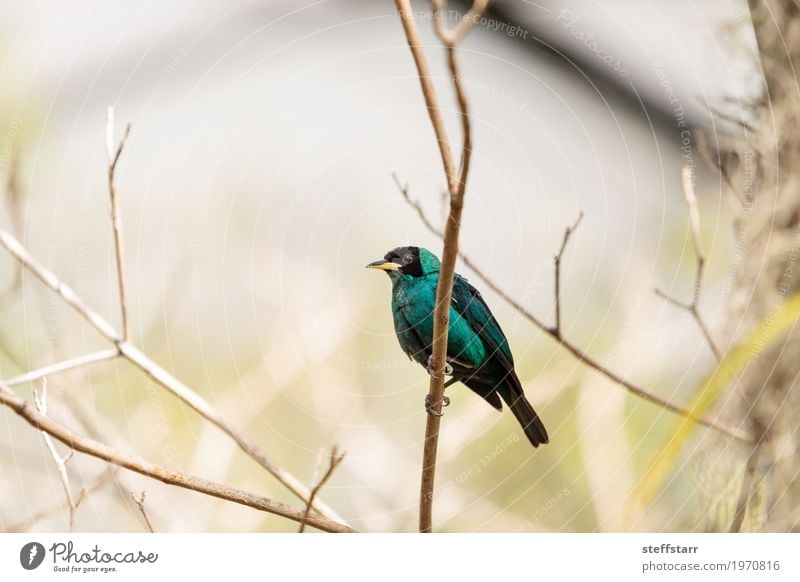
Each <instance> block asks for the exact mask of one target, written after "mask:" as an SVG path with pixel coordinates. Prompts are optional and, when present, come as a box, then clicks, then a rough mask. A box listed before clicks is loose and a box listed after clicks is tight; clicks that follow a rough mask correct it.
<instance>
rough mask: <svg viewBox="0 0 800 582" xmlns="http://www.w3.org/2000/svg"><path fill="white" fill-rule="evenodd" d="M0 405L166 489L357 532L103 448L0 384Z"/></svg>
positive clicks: (83, 450) (71, 444) (338, 530)
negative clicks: (202, 495)
mask: <svg viewBox="0 0 800 582" xmlns="http://www.w3.org/2000/svg"><path fill="white" fill-rule="evenodd" d="M0 404H2V405H4V406H7V407H8V408H10V409H12V410H13V411H14V412H16V413H17V414H18V415H19V416H20V417H21V418H23V419H24V420H25V421H26V422H28V424H30V425H31V426H33V427H35V428H37V429H39V430H41V431H44V432H46V433H48V434H49V435H51V436H52V437H54V438H55V439H57V440H59V441H61V442H62V443H64V444H65V445H67V446H68V447H70V448H71V449H73V450H75V451H78V452H80V453H85V454H87V455H91V456H93V457H96V458H98V459H102V460H104V461H106V462H109V463H112V464H114V465H118V466H120V467H123V468H125V469H129V470H131V471H134V472H136V473H139V474H140V475H145V476H146V477H150V478H151V479H155V480H157V481H161V482H162V483H166V484H167V485H174V486H176V487H182V488H183V489H188V490H190V491H196V492H198V493H202V494H205V495H209V496H211V497H217V498H218V499H224V500H226V501H230V502H232V503H238V504H239V505H244V506H246V507H251V508H253V509H257V510H259V511H265V512H267V513H271V514H274V515H279V516H281V517H285V518H287V519H291V520H292V521H296V522H300V520H301V519H305V520H306V522H307V523H308V524H309V525H311V526H313V527H315V528H317V529H321V530H323V531H328V532H334V533H346V532H353V531H355V530H353V529H352V528H351V527H349V526H347V525H344V524H342V523H337V522H335V521H332V520H330V519H327V518H325V517H322V516H319V515H313V514H312V515H309V516H307V517H305V518H304V514H305V511H303V510H300V509H295V508H294V507H291V506H289V505H286V504H285V503H281V502H279V501H275V500H273V499H270V498H268V497H262V496H260V495H255V494H253V493H249V492H247V491H243V490H241V489H237V488H235V487H230V486H228V485H224V484H221V483H215V482H213V481H209V480H207V479H202V478H200V477H195V476H194V475H189V474H188V473H183V472H181V471H176V470H174V469H169V468H167V467H163V466H160V465H156V464H154V463H150V462H149V461H146V460H144V459H141V458H138V457H135V456H133V455H128V454H126V453H123V452H121V451H118V450H116V449H113V448H111V447H109V446H108V445H104V444H103V443H100V442H97V441H95V440H92V439H90V438H87V437H85V436H82V435H79V434H77V433H75V432H72V431H71V430H69V429H68V428H66V427H64V426H62V425H60V424H58V423H57V422H54V421H52V420H51V419H50V418H48V417H47V416H45V415H43V414H42V413H40V412H39V411H37V410H36V409H35V408H33V407H31V406H30V405H29V404H28V403H27V402H26V401H25V400H24V399H23V398H21V397H20V396H18V395H17V394H16V393H15V392H14V391H13V390H12V389H11V388H9V387H8V386H6V385H4V384H2V383H0Z"/></svg>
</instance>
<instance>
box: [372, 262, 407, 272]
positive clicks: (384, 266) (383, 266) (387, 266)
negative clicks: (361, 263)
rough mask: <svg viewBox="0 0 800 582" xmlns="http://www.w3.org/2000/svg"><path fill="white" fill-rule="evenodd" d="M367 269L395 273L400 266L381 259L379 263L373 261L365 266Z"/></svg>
mask: <svg viewBox="0 0 800 582" xmlns="http://www.w3.org/2000/svg"><path fill="white" fill-rule="evenodd" d="M367 269H380V270H381V271H397V270H398V269H400V265H398V264H397V263H393V262H392V261H387V260H386V259H381V260H380V261H374V262H372V263H370V264H369V265H367Z"/></svg>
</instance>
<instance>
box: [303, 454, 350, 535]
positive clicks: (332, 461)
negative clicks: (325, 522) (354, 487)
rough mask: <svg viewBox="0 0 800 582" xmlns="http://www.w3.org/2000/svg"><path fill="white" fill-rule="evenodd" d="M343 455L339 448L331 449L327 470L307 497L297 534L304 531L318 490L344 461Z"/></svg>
mask: <svg viewBox="0 0 800 582" xmlns="http://www.w3.org/2000/svg"><path fill="white" fill-rule="evenodd" d="M344 456H345V453H342V454H339V448H338V447H337V446H336V445H334V446H333V448H332V449H331V454H330V457H329V460H328V469H327V470H326V471H325V473H324V474H323V475H322V478H321V479H320V480H319V481H317V484H316V485H315V486H314V487H313V489H311V495H309V496H308V502H307V503H306V510H305V512H303V519H302V520H300V528H299V529H298V530H297V533H303V532H304V531H305V529H306V519H307V518H308V514H309V513H311V507H312V505H313V504H314V499H315V498H316V496H317V493H319V490H320V489H322V488H323V487H324V486H325V483H327V481H328V479H330V478H331V475H333V472H334V471H335V470H336V467H338V466H339V464H340V463H341V462H342V461H343V460H344Z"/></svg>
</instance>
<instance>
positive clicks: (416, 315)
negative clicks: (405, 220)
mask: <svg viewBox="0 0 800 582" xmlns="http://www.w3.org/2000/svg"><path fill="white" fill-rule="evenodd" d="M439 266H440V262H439V259H438V258H437V257H436V255H434V254H433V253H432V252H430V251H429V250H427V249H424V248H420V247H413V246H410V247H398V248H396V249H394V250H391V251H389V252H388V253H386V256H385V257H384V258H383V259H381V260H379V261H375V262H372V263H370V264H369V265H367V268H370V269H380V270H382V271H385V272H386V273H387V274H388V275H389V278H390V279H391V281H392V314H393V316H394V330H395V333H396V334H397V339H398V341H399V342H400V347H401V348H403V351H404V352H405V353H406V354H407V355H408V357H409V358H412V359H414V361H416V362H418V363H419V364H421V365H422V366H424V367H426V368H427V369H428V371H429V373H430V372H431V365H430V359H431V354H432V347H431V346H432V344H433V311H434V306H435V305H436V285H437V283H438V281H439ZM445 373H446V374H447V375H449V376H450V377H451V379H450V380H449V381H448V382H447V383H446V384H445V386H449V385H451V384H453V383H454V382H461V383H463V384H465V385H466V386H467V387H469V388H470V389H471V390H472V391H473V392H475V393H476V394H478V395H479V396H480V397H482V398H483V399H484V400H486V401H487V402H488V403H489V404H491V405H492V406H494V407H495V408H496V409H498V410H502V409H503V405H502V403H501V400H500V399H501V398H502V400H503V401H504V402H505V403H506V404H507V405H508V407H509V408H510V409H511V412H512V413H514V416H515V417H516V418H517V420H518V421H519V423H520V425H521V426H522V429H523V430H524V431H525V435H526V436H527V437H528V439H529V440H530V441H531V444H532V445H533V446H534V447H538V446H539V445H541V444H546V443H547V442H548V440H549V439H548V437H547V431H546V430H545V428H544V424H542V421H541V420H540V419H539V415H537V414H536V411H535V410H534V409H533V407H532V406H531V404H530V402H528V400H527V399H526V398H525V393H524V392H523V391H522V384H521V383H520V381H519V378H518V377H517V374H516V372H515V371H514V358H513V357H512V356H511V350H510V349H509V347H508V340H507V339H506V336H505V335H504V334H503V330H502V329H500V324H499V323H497V320H496V319H495V318H494V316H493V315H492V312H491V311H490V310H489V306H488V305H486V302H485V301H484V300H483V297H481V294H480V292H479V291H478V290H477V289H475V287H473V286H472V285H471V284H470V283H469V282H468V281H467V280H466V279H465V278H464V277H462V276H461V275H458V274H456V276H455V280H454V281H453V296H452V300H451V303H450V325H449V328H448V337H447V365H446V367H445ZM448 403H449V400H445V403H444V404H445V405H447V404H448ZM426 408H427V409H428V412H432V410H431V408H430V402H427V400H426Z"/></svg>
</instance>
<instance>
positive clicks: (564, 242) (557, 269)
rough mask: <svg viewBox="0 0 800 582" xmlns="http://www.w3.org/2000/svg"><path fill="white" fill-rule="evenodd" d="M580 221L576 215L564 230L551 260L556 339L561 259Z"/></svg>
mask: <svg viewBox="0 0 800 582" xmlns="http://www.w3.org/2000/svg"><path fill="white" fill-rule="evenodd" d="M581 220H583V212H579V213H578V218H576V219H575V222H574V223H573V224H572V226H568V227H567V228H565V229H564V239H563V240H562V241H561V248H560V249H558V254H556V256H555V258H554V259H553V263H554V264H555V276H554V280H555V303H556V305H555V310H556V325H555V327H554V328H553V332H554V333H555V337H556V338H557V339H561V258H562V257H563V256H564V251H565V250H567V243H568V242H569V239H570V237H571V236H572V235H573V234H574V233H575V231H576V230H578V226H580V224H581Z"/></svg>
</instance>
